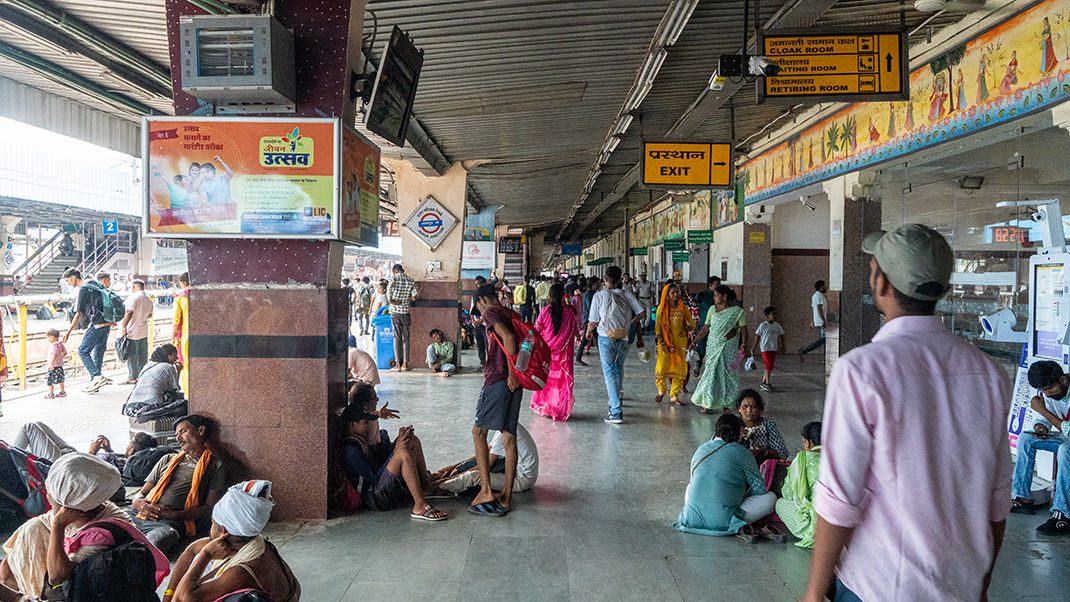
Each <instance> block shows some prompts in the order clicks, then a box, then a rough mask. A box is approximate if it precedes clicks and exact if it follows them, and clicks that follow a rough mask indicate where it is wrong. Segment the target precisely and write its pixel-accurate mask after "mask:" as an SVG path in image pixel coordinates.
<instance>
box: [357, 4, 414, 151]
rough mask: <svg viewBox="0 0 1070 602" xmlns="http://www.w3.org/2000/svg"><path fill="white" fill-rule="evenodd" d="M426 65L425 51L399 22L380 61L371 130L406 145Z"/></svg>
mask: <svg viewBox="0 0 1070 602" xmlns="http://www.w3.org/2000/svg"><path fill="white" fill-rule="evenodd" d="M423 64H424V51H423V50H417V48H416V46H415V45H413V43H412V40H411V39H410V38H409V36H407V35H405V34H404V33H403V32H402V31H401V29H400V28H399V27H398V26H397V25H395V26H394V31H393V32H392V33H391V34H390V43H389V44H387V47H386V51H385V52H383V60H382V61H381V62H380V64H379V73H378V75H377V76H376V78H375V87H374V88H372V97H371V100H369V101H368V108H367V110H365V112H364V123H365V125H367V126H368V129H369V130H371V131H373V132H375V133H376V134H379V135H380V136H382V137H383V138H386V139H387V140H389V141H390V142H391V143H393V144H396V145H398V146H405V132H406V131H407V130H408V129H409V118H410V117H411V116H412V103H413V102H414V101H415V100H416V85H417V83H418V82H419V81H420V69H421V68H422V67H423Z"/></svg>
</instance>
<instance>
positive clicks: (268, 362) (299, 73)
mask: <svg viewBox="0 0 1070 602" xmlns="http://www.w3.org/2000/svg"><path fill="white" fill-rule="evenodd" d="M366 3H367V0H287V1H286V2H278V3H276V7H275V12H274V16H275V18H276V19H278V20H279V22H280V23H282V25H283V26H285V27H287V28H290V29H291V30H292V31H293V32H294V45H295V54H296V56H297V60H296V66H295V67H296V77H297V112H296V114H291V115H287V116H298V117H324V116H329V117H342V118H343V119H345V120H346V121H347V122H352V121H353V119H354V115H355V110H354V102H353V100H351V99H350V98H349V94H348V86H347V80H348V78H349V74H350V73H351V72H353V71H359V69H360V67H359V65H360V41H361V28H362V23H363V15H364V6H365V4H366ZM197 14H204V11H202V10H201V9H199V8H197V7H195V6H193V5H192V4H190V3H188V2H186V1H185V0H167V27H168V41H169V44H170V59H171V73H173V74H174V81H173V86H174V92H173V93H174V101H175V113H176V114H177V115H190V114H194V113H196V114H205V112H204V108H203V107H202V106H201V104H200V103H199V102H198V100H197V99H196V98H194V97H192V96H190V95H188V94H186V93H185V92H183V91H182V82H181V80H180V78H181V73H182V69H181V61H182V60H183V57H182V56H181V55H180V52H179V35H178V23H179V18H180V17H181V16H184V15H197ZM189 264H190V276H191V278H192V280H193V286H194V288H193V290H192V291H191V294H190V361H189V364H190V365H189V368H190V391H189V397H190V410H191V411H193V412H198V413H203V414H206V415H209V416H212V417H214V418H215V419H217V420H218V422H219V425H220V440H221V441H222V444H223V447H224V449H223V450H221V451H222V452H223V455H225V456H228V457H227V458H225V460H227V461H228V475H230V477H231V480H239V479H243V478H252V477H255V478H266V479H270V480H272V481H273V482H274V483H275V485H274V489H273V491H272V493H273V495H274V497H275V500H276V503H277V506H276V508H275V511H274V512H273V514H272V518H275V519H293V518H313V519H315V518H326V517H327V505H328V491H329V485H330V484H329V483H328V480H329V478H330V477H329V475H332V474H334V471H333V470H331V468H332V467H331V466H329V462H330V457H331V454H329V453H328V450H329V449H330V446H331V444H332V443H333V441H334V437H335V435H336V434H337V428H338V425H337V424H335V421H336V411H337V410H339V409H340V408H341V407H342V406H344V405H345V380H344V379H345V370H346V368H345V354H346V336H347V334H348V330H347V327H348V324H347V321H348V311H347V308H346V300H345V297H344V295H343V293H342V292H341V290H340V289H339V288H338V287H339V286H340V283H339V282H340V279H341V268H342V245H341V244H340V243H332V242H323V241H297V240H238V239H230V240H226V239H194V240H192V241H191V242H190V247H189Z"/></svg>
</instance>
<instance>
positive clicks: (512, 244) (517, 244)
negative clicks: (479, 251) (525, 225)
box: [498, 236, 524, 255]
mask: <svg viewBox="0 0 1070 602" xmlns="http://www.w3.org/2000/svg"><path fill="white" fill-rule="evenodd" d="M498 252H499V253H502V254H508V255H516V254H517V253H523V252H524V243H523V242H522V241H521V240H520V237H519V236H503V237H501V238H499V239H498Z"/></svg>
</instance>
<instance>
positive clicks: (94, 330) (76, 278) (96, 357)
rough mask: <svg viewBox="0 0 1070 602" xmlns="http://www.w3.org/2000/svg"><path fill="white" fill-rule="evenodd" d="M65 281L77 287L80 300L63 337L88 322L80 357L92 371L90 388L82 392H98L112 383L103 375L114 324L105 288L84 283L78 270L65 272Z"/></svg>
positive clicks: (76, 301) (92, 283) (77, 301)
mask: <svg viewBox="0 0 1070 602" xmlns="http://www.w3.org/2000/svg"><path fill="white" fill-rule="evenodd" d="M63 279H64V280H66V281H67V284H69V285H70V286H72V287H78V298H77V299H76V300H75V302H74V311H75V313H74V320H72V321H71V326H70V328H68V329H67V334H65V335H63V342H64V343H66V342H67V339H69V338H70V336H71V332H72V331H73V330H74V329H75V328H76V327H77V326H78V325H79V324H81V323H82V322H83V318H84V320H85V329H86V330H85V334H84V335H82V344H81V345H79V346H78V355H79V356H81V358H82V363H83V364H85V368H86V370H88V371H89V376H90V379H91V380H90V382H89V386H88V387H86V388H85V389H83V390H84V391H85V392H86V393H96V392H97V391H99V390H100V389H101V387H103V386H104V385H106V384H108V383H109V382H110V381H109V380H108V379H107V378H105V377H104V375H103V374H101V371H102V370H103V368H104V350H105V349H107V347H108V333H109V332H111V327H112V326H114V325H115V323H114V322H108V321H107V320H106V318H105V317H104V295H103V293H102V292H101V289H102V288H103V286H102V285H101V284H100V283H98V282H96V281H90V282H86V281H83V280H82V273H81V272H79V271H78V270H77V269H75V268H70V269H69V270H67V271H66V272H64V273H63Z"/></svg>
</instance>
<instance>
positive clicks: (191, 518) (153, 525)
mask: <svg viewBox="0 0 1070 602" xmlns="http://www.w3.org/2000/svg"><path fill="white" fill-rule="evenodd" d="M211 435H212V421H211V420H209V419H208V418H205V417H204V416H199V415H197V414H190V415H189V416H183V417H182V418H179V419H178V422H176V423H175V440H176V441H178V444H179V446H180V448H181V451H180V452H178V453H173V454H168V455H166V456H164V457H162V458H160V461H159V462H157V463H156V466H155V467H153V469H152V473H151V474H150V475H149V476H148V478H146V479H145V485H144V486H143V487H142V488H141V491H139V492H138V494H137V495H136V496H134V500H133V506H132V507H131V508H130V509H128V510H127V513H128V514H129V515H130V517H131V519H132V520H133V521H134V525H135V526H136V527H137V528H138V529H140V530H141V532H142V533H144V534H145V536H146V537H147V538H148V539H149V541H151V542H152V543H153V544H154V545H155V546H156V547H158V548H160V549H161V550H163V551H165V552H167V551H168V550H170V549H172V548H173V547H174V546H175V545H176V544H177V543H178V541H179V539H181V538H182V537H183V536H186V537H195V536H198V535H204V534H206V533H207V532H208V528H209V526H210V523H211V521H210V520H209V519H210V516H211V513H212V507H213V506H214V505H215V504H216V502H218V501H219V498H221V497H223V492H224V490H225V488H226V485H225V483H226V474H225V473H224V471H223V463H222V462H220V461H219V460H218V459H217V458H213V457H212V452H211V450H210V449H209V448H208V440H209V438H210V437H211Z"/></svg>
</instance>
